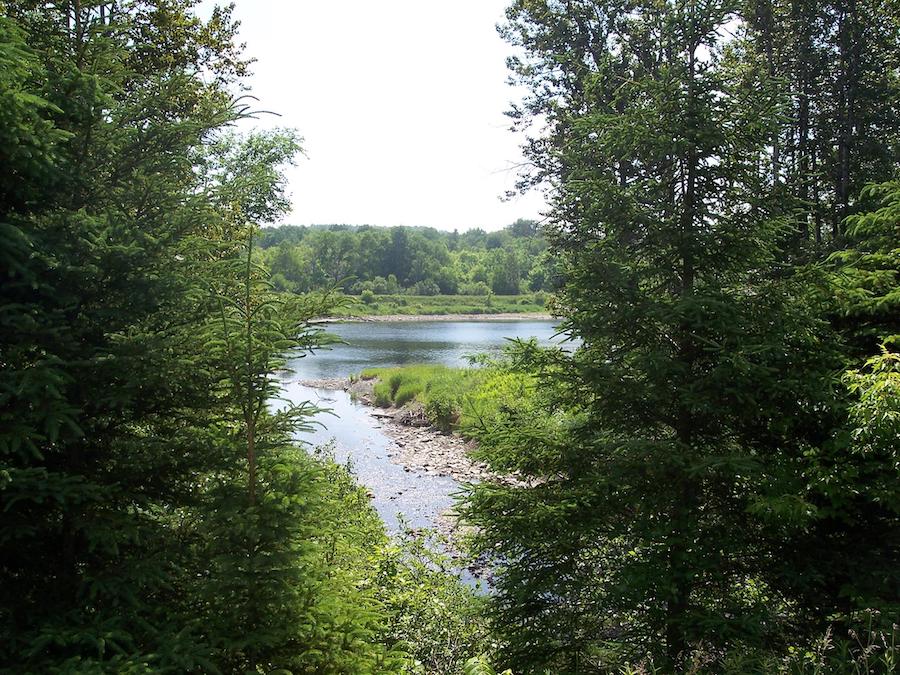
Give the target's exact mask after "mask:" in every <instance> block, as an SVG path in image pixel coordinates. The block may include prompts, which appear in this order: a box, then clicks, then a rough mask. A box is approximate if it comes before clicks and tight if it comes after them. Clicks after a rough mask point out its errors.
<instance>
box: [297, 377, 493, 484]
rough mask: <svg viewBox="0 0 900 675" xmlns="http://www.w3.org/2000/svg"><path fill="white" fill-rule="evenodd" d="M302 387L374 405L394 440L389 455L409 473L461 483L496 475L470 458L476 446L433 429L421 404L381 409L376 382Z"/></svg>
mask: <svg viewBox="0 0 900 675" xmlns="http://www.w3.org/2000/svg"><path fill="white" fill-rule="evenodd" d="M301 384H303V385H305V386H308V387H315V388H317V389H329V390H332V391H335V390H343V391H346V392H349V393H350V395H351V396H352V397H353V398H355V399H356V400H358V401H360V402H361V403H364V404H366V405H367V406H370V408H369V414H370V415H372V417H374V418H375V419H376V420H377V421H378V425H379V428H380V429H381V431H382V432H384V434H385V435H386V436H387V437H388V438H390V439H392V440H393V441H394V443H393V446H394V447H393V448H392V449H391V450H390V451H389V452H388V456H389V457H390V458H391V461H393V462H394V463H395V464H399V465H401V466H402V467H404V469H405V470H406V471H415V470H417V471H421V472H423V473H426V474H436V475H438V476H449V477H450V478H453V479H454V480H456V481H458V482H460V483H470V482H474V481H479V480H484V479H485V478H488V477H491V476H492V474H491V473H490V472H489V471H488V469H487V467H486V466H485V465H484V464H482V463H480V462H475V461H473V460H472V459H470V458H469V456H468V451H469V450H471V449H472V444H471V443H467V442H466V441H465V440H464V439H462V438H460V437H459V436H454V435H453V434H450V433H444V432H442V431H438V430H437V429H435V428H433V427H432V426H431V425H430V424H429V422H428V420H427V419H426V418H425V414H424V411H423V410H422V409H421V406H420V405H418V404H412V405H407V406H405V407H403V408H401V409H399V410H397V409H393V408H378V407H376V406H375V398H374V396H373V393H372V389H373V387H374V384H375V381H374V380H354V381H352V382H351V381H350V380H349V379H346V378H340V379H330V380H304V381H302V382H301Z"/></svg>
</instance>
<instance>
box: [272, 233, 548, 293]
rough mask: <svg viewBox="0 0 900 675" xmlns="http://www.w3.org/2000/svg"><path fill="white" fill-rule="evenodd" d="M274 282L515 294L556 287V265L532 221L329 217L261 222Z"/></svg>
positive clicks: (296, 286)
mask: <svg viewBox="0 0 900 675" xmlns="http://www.w3.org/2000/svg"><path fill="white" fill-rule="evenodd" d="M259 239H260V240H259V245H260V248H261V249H262V251H263V254H262V257H263V259H264V260H265V261H266V264H267V265H268V267H269V269H270V270H271V271H272V281H273V283H274V284H275V287H276V288H278V289H280V290H284V291H289V292H295V293H296V292H300V293H306V292H309V291H313V290H323V289H327V288H335V287H337V288H340V289H342V290H343V291H345V292H347V293H351V294H353V295H360V294H362V293H363V292H365V291H368V292H369V293H373V294H375V295H391V294H397V293H408V294H410V295H439V294H441V295H457V294H459V295H478V296H483V295H487V294H488V293H494V294H496V295H519V294H520V293H527V292H535V291H550V290H552V289H553V284H554V279H555V275H556V270H555V267H554V265H553V261H552V258H550V257H549V256H548V255H546V248H547V244H546V242H545V241H544V239H543V237H542V236H541V235H540V233H539V232H538V229H537V223H536V222H535V221H530V220H524V219H520V220H518V221H516V222H515V223H513V224H511V225H509V226H507V227H505V228H504V229H502V230H500V231H498V232H490V233H488V232H485V231H484V230H482V229H480V228H472V229H468V230H466V231H464V232H462V233H460V232H458V231H456V230H454V231H453V232H442V231H440V230H435V229H434V228H425V227H418V228H415V227H392V228H378V227H369V226H360V227H355V226H349V225H327V226H311V227H302V226H299V227H298V226H290V225H283V226H281V227H272V228H266V229H264V230H263V231H262V234H261V236H260V238H259Z"/></svg>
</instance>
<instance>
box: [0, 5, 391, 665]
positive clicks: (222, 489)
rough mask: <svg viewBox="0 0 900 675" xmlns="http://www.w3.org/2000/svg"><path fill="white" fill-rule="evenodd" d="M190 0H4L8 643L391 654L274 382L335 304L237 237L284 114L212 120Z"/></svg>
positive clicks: (325, 474)
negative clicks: (281, 288)
mask: <svg viewBox="0 0 900 675" xmlns="http://www.w3.org/2000/svg"><path fill="white" fill-rule="evenodd" d="M192 5H193V3H191V2H187V1H186V0H185V1H184V2H182V1H181V0H179V1H177V2H167V3H161V4H157V3H138V4H133V5H132V4H129V5H119V4H118V3H113V4H110V3H103V4H102V5H96V4H93V3H76V4H74V5H71V4H69V5H66V4H63V5H53V4H49V5H48V4H46V3H32V2H22V3H14V4H13V5H11V6H10V5H4V6H3V7H2V9H0V14H2V16H0V84H2V87H3V89H2V93H0V97H2V99H3V100H2V103H3V105H2V111H0V140H2V141H3V143H2V145H3V148H2V150H0V153H3V154H2V159H3V162H2V169H0V171H2V172H3V178H4V180H3V186H2V188H0V230H2V237H3V246H2V247H0V257H2V265H3V274H4V279H3V284H2V286H0V296H2V297H0V325H2V326H3V328H4V330H3V331H0V353H2V354H3V356H2V358H0V367H2V370H0V403H2V405H0V410H2V412H0V416H2V417H0V423H2V428H0V542H2V547H3V556H2V560H3V562H2V564H0V669H2V670H3V672H10V673H13V672H14V673H22V672H97V673H100V672H110V673H113V672H114V673H132V672H133V673H138V672H245V671H248V670H249V671H258V670H259V669H264V670H266V671H267V672H272V671H276V670H279V669H280V670H282V671H283V670H291V671H294V672H303V671H307V672H308V671H318V672H398V671H399V670H400V669H401V668H402V661H403V660H404V659H405V658H406V657H405V656H404V655H403V654H402V653H399V652H396V651H395V650H394V649H393V646H392V643H389V642H388V641H387V640H388V639H389V638H388V636H386V634H385V628H384V627H385V622H386V618H387V617H386V616H385V614H384V610H383V608H382V605H381V603H380V600H379V598H378V594H377V590H376V589H375V588H374V587H373V586H372V585H371V583H370V581H371V579H372V578H373V576H374V571H375V569H376V568H375V566H374V564H373V563H371V561H370V556H371V555H372V552H373V551H377V550H380V548H381V547H383V546H384V545H385V538H384V534H383V532H382V531H381V528H380V525H378V523H377V519H376V517H375V515H374V514H373V513H372V511H371V509H370V508H369V506H368V504H367V503H366V499H365V497H364V495H363V494H362V493H361V491H360V490H359V489H358V488H356V487H355V486H351V485H350V483H349V482H348V481H349V479H348V478H346V477H344V476H343V474H340V472H338V470H337V469H336V468H335V467H334V466H333V465H332V464H329V463H327V462H325V463H323V462H320V461H316V460H313V459H312V458H310V457H309V456H308V455H307V454H306V453H305V452H303V451H302V450H301V449H299V448H298V447H297V446H296V444H295V442H294V440H293V438H294V434H296V433H298V432H301V431H303V429H304V428H305V427H306V426H307V425H308V414H309V413H310V412H312V409H311V408H310V407H309V406H299V407H297V406H294V407H286V408H285V407H282V408H280V409H277V410H275V409H272V408H271V407H270V404H271V402H272V400H273V399H274V398H277V394H278V387H277V378H276V377H275V373H276V370H277V369H279V368H280V367H281V366H282V365H283V363H284V359H285V356H286V355H288V354H290V353H291V352H296V351H297V350H299V351H300V352H302V351H303V350H305V349H307V348H309V347H310V346H312V345H314V344H316V343H317V342H318V339H319V337H318V333H317V332H316V330H314V329H313V327H312V326H311V325H310V320H311V319H312V318H313V317H315V316H319V315H321V314H322V313H324V312H326V311H330V309H331V308H332V303H331V301H330V300H329V299H328V298H326V297H321V296H318V295H316V296H313V295H310V296H304V297H283V296H280V295H277V294H275V293H274V292H273V291H272V289H271V287H270V284H269V282H268V279H267V275H266V273H265V270H264V269H263V268H262V267H261V266H260V265H259V264H258V261H257V260H256V256H255V253H254V247H253V246H252V236H253V233H254V222H256V221H258V220H263V219H266V218H271V217H274V216H276V215H277V214H279V213H280V212H281V211H282V210H283V209H284V207H285V205H286V201H285V198H284V181H283V178H282V175H281V168H282V167H283V166H284V165H285V164H288V163H290V162H291V161H292V158H293V156H294V154H295V153H296V152H297V149H298V144H297V138H296V136H295V135H294V134H293V133H291V132H269V133H262V134H256V135H252V136H250V137H248V138H238V137H235V136H232V135H229V134H226V133H224V129H225V127H227V126H228V125H229V124H230V123H231V122H234V121H235V120H237V119H239V118H241V117H242V116H244V112H245V111H242V110H241V109H240V108H239V107H237V106H236V104H235V102H234V101H233V100H232V97H231V95H230V93H229V92H230V87H231V86H232V85H234V84H236V80H237V79H238V78H240V77H241V76H242V75H243V74H244V73H245V72H246V64H245V63H244V62H243V61H242V60H241V57H240V54H239V51H240V50H239V49H238V48H237V47H236V46H235V45H234V44H233V42H232V40H233V38H234V36H235V31H236V27H235V25H234V24H233V22H232V21H231V20H230V15H229V12H230V10H228V9H224V10H223V9H217V10H214V11H213V13H212V16H211V18H210V20H209V21H208V22H206V23H204V22H202V21H200V20H199V19H197V18H196V17H194V16H193V14H192V13H191V12H190V8H191V7H192Z"/></svg>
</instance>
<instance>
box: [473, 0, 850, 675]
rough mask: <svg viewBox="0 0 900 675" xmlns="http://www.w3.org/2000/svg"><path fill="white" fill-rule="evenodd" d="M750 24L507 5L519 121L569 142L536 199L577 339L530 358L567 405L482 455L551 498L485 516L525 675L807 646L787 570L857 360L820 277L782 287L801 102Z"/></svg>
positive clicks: (543, 173)
mask: <svg viewBox="0 0 900 675" xmlns="http://www.w3.org/2000/svg"><path fill="white" fill-rule="evenodd" d="M739 9H740V8H739V7H738V6H737V5H732V4H728V3H699V2H688V3H680V2H679V3H674V2H673V3H669V2H663V3H640V2H639V3H627V4H623V3H619V2H615V1H610V2H597V1H583V2H568V3H553V2H525V1H522V2H515V3H513V5H512V6H511V8H510V9H509V10H508V15H507V16H508V19H509V22H508V24H507V25H506V27H505V33H506V35H507V37H508V38H509V39H511V40H512V41H513V42H514V44H516V45H518V46H520V47H521V48H522V52H523V54H524V55H523V57H522V59H521V60H515V59H514V60H513V61H512V65H513V69H514V73H516V74H517V75H518V76H519V78H520V80H521V81H522V82H523V83H524V84H525V85H527V86H528V87H529V88H530V92H531V93H530V95H529V96H528V97H527V98H526V99H525V101H524V104H523V105H522V106H521V107H520V108H519V109H517V110H516V111H515V112H514V116H515V118H516V119H517V122H518V123H519V124H521V125H522V126H527V124H528V122H529V121H530V120H531V119H532V118H533V117H534V116H540V117H541V119H543V120H545V121H546V123H547V127H546V129H544V130H542V133H541V134H540V135H538V136H536V138H535V139H534V140H533V141H532V142H531V143H530V144H529V145H528V146H527V148H526V151H527V152H528V155H529V159H530V160H531V162H532V163H533V164H534V166H535V167H536V173H535V174H533V175H531V176H530V177H526V179H525V183H526V184H527V183H528V182H529V181H541V180H548V181H550V182H551V184H552V185H553V188H554V192H553V194H554V205H553V206H554V209H553V214H552V218H553V219H552V222H551V224H550V226H549V228H548V232H547V236H548V237H549V240H550V245H551V251H552V252H553V253H555V254H556V255H557V256H559V257H560V258H561V264H562V266H563V268H564V275H565V278H566V283H565V285H564V286H563V288H562V290H561V292H560V293H559V297H558V299H557V309H558V310H559V311H560V312H561V313H562V314H563V315H564V316H565V317H566V319H565V321H564V324H563V325H564V327H565V328H566V329H567V330H569V331H571V333H572V334H573V335H574V336H575V337H577V338H580V339H581V345H580V346H579V347H578V348H577V349H576V350H575V351H574V352H573V353H572V354H571V355H568V354H567V353H565V352H560V351H550V352H535V351H534V350H532V349H526V350H525V351H524V352H523V354H522V355H521V358H522V361H523V363H530V364H531V367H532V368H536V369H538V371H539V372H541V373H542V375H543V378H542V384H541V392H542V395H544V396H546V405H545V406H544V407H543V408H542V409H540V410H538V411H534V410H530V409H522V410H516V409H512V410H510V411H508V415H507V418H506V420H505V422H503V423H501V424H500V425H499V426H498V428H496V429H493V430H485V431H484V433H483V435H482V439H481V440H482V449H481V454H482V456H483V457H485V458H486V459H487V460H488V461H490V462H492V463H493V464H494V465H495V466H498V467H500V468H503V469H506V470H510V469H514V470H517V471H519V472H520V473H521V474H522V475H523V476H524V477H525V478H528V479H530V480H529V481H528V483H529V484H528V485H527V486H519V487H510V486H507V485H497V484H487V485H482V486H477V487H475V488H473V489H472V492H471V495H470V497H471V498H470V503H469V504H468V505H467V507H466V508H467V513H468V516H469V518H470V519H471V520H472V521H473V522H474V523H475V524H476V525H478V526H479V528H480V541H481V545H482V547H483V549H484V550H487V551H493V552H494V553H496V554H499V558H500V560H501V561H503V564H504V567H503V573H502V575H501V576H500V578H499V580H498V594H497V598H496V604H495V609H496V611H495V617H496V619H497V621H498V622H499V624H500V626H501V627H502V629H503V632H504V634H505V636H506V637H507V638H508V640H509V647H508V656H509V657H510V659H511V663H512V665H513V668H514V670H515V669H520V670H523V671H525V672H540V670H541V669H542V668H550V669H552V670H553V671H554V672H605V671H606V670H610V669H615V668H616V667H617V665H620V664H621V663H622V662H623V661H624V660H626V659H640V658H642V657H645V656H648V655H649V656H650V657H653V658H655V659H656V660H657V661H658V662H660V663H664V664H665V666H664V667H665V668H666V669H680V668H681V667H683V666H684V665H685V663H686V660H687V659H688V656H689V654H691V653H693V652H695V651H698V650H700V651H704V652H705V653H706V654H708V655H711V656H710V658H724V657H722V654H729V653H730V654H731V655H735V654H739V653H740V652H742V651H744V652H747V653H748V654H749V653H752V651H753V649H754V648H758V647H761V646H762V645H770V646H771V645H775V644H777V643H778V641H780V640H790V639H792V630H793V629H794V628H795V625H794V624H792V623H791V619H790V618H789V617H790V612H789V611H788V610H787V608H788V607H790V606H791V603H792V601H793V600H794V597H796V596H792V595H790V594H789V593H788V592H787V591H786V590H785V588H784V586H783V585H782V579H783V576H784V575H785V574H788V573H789V570H785V569H784V568H783V567H782V566H781V565H780V563H779V562H778V561H779V558H780V556H782V555H783V554H784V552H785V550H786V546H789V545H790V539H791V537H792V536H793V535H796V534H798V533H800V532H802V531H803V528H804V527H805V525H806V523H808V520H807V514H808V512H809V510H810V509H812V508H813V507H812V506H811V505H810V504H809V503H808V502H807V501H806V500H805V497H807V496H808V495H806V493H805V487H806V481H805V477H804V475H803V468H802V461H801V458H803V457H804V454H805V453H806V452H808V451H809V450H810V449H811V448H815V447H817V446H818V444H819V443H821V442H822V441H823V440H824V438H825V437H826V436H827V434H828V431H827V430H828V429H831V428H833V427H834V425H835V424H836V423H837V417H838V412H837V410H836V408H835V406H834V398H833V396H832V395H831V393H830V389H831V384H832V383H831V379H830V378H831V373H832V372H833V370H834V369H835V368H837V367H839V364H840V354H839V353H838V351H837V347H838V346H839V340H837V339H836V338H835V336H834V335H833V334H832V333H831V332H830V330H829V327H828V325H827V323H826V322H824V321H823V320H821V318H819V317H820V316H821V314H822V303H818V304H816V303H815V302H814V301H813V300H814V296H813V295H812V294H811V293H809V284H811V283H814V282H815V279H814V275H810V278H806V277H803V278H801V277H800V276H799V275H798V276H790V275H787V276H776V275H773V274H772V265H773V262H774V261H776V260H779V259H781V257H782V255H783V251H784V249H785V248H786V247H787V246H788V245H789V243H790V241H791V237H792V236H793V224H792V222H791V220H790V219H789V218H785V217H784V215H783V211H782V208H781V204H780V202H779V199H778V190H777V189H776V186H774V185H773V182H772V181H771V179H770V176H771V175H772V174H771V172H772V164H774V161H775V159H774V158H773V156H772V153H771V145H770V143H771V138H772V135H773V133H775V132H776V131H777V129H778V123H779V117H778V111H779V109H780V108H781V105H782V104H783V98H782V97H781V96H780V92H779V83H778V81H777V80H775V79H773V78H772V77H771V73H770V71H769V69H768V68H767V64H766V60H765V54H764V53H763V52H761V51H760V50H758V49H757V45H756V43H755V42H754V40H753V39H751V38H752V35H751V34H748V32H747V26H746V25H745V24H744V23H741V22H740V21H739V20H738V11H739ZM815 283H820V284H821V285H822V286H824V281H821V282H815ZM808 571H811V570H810V569H809V568H806V569H805V570H804V572H808ZM794 580H795V581H796V580H797V578H796V577H795V578H794ZM794 591H796V589H794ZM832 600H833V599H832ZM835 607H836V605H835V604H834V603H833V602H832V604H831V605H830V606H829V607H820V608H819V609H820V611H821V612H822V614H821V615H820V617H824V616H826V615H827V614H828V613H829V611H831V610H832V609H834V608H835ZM821 625H822V624H817V625H816V626H815V627H816V628H819V627H820V626H821ZM809 629H810V624H809V623H806V624H804V626H803V628H802V629H801V632H802V631H803V630H809ZM729 650H730V652H729ZM716 655H718V656H716ZM720 665H721V663H720Z"/></svg>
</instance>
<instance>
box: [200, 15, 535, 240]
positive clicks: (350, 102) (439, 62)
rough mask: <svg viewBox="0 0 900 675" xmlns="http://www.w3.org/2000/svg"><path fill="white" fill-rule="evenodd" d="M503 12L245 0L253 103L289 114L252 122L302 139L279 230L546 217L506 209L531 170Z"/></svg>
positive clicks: (514, 203) (459, 224)
mask: <svg viewBox="0 0 900 675" xmlns="http://www.w3.org/2000/svg"><path fill="white" fill-rule="evenodd" d="M213 4H214V3H213V2H205V3H204V4H203V5H201V8H200V10H199V11H200V14H201V15H203V14H204V13H206V14H208V12H209V9H210V8H211V7H212V5H213ZM506 4H507V0H456V1H455V2H447V1H446V0H445V1H443V2H438V0H381V1H380V2H374V1H372V0H237V1H236V7H235V18H236V19H238V20H240V21H241V29H240V39H241V41H243V42H246V43H247V52H246V53H247V55H248V56H252V57H254V58H255V59H256V60H257V62H256V63H255V64H254V66H253V76H252V77H251V79H250V82H249V83H250V85H251V90H252V93H253V95H255V96H257V97H258V98H259V102H258V103H257V104H256V105H257V106H258V107H259V108H260V109H262V110H271V111H274V112H277V113H279V114H280V117H277V118H276V117H272V116H263V117H262V118H261V119H260V120H259V121H258V122H256V125H257V126H262V127H272V126H284V127H292V128H295V129H297V130H298V131H299V133H300V134H301V135H302V136H303V138H304V143H303V145H304V150H305V152H306V157H305V158H301V159H300V160H299V162H298V166H296V167H293V168H290V169H288V171H287V176H288V181H289V187H290V193H291V197H292V202H293V206H294V208H293V212H292V213H291V214H289V215H288V216H286V217H285V218H284V219H283V221H282V222H285V223H292V224H297V225H308V224H314V223H347V224H354V225H362V224H370V225H385V226H390V225H425V226H431V227H437V228H440V229H449V230H452V229H459V230H461V231H462V230H465V229H469V228H472V227H481V228H484V229H486V230H496V229H499V228H501V227H503V226H505V225H508V224H509V223H512V222H514V221H515V220H516V219H517V218H535V219H539V218H540V217H541V213H542V212H543V211H544V210H545V205H544V200H543V197H542V195H541V194H540V193H538V192H531V193H529V194H527V195H525V196H521V197H515V198H513V199H512V200H510V201H503V200H501V197H502V196H503V195H504V194H505V193H506V192H507V191H508V190H511V189H513V188H514V185H515V181H516V176H517V169H516V167H517V165H519V164H520V163H521V162H522V161H523V160H522V155H521V153H520V150H519V146H520V143H521V141H522V138H521V137H520V136H518V135H516V134H514V133H513V132H511V131H510V130H509V120H508V119H507V118H506V117H505V115H504V114H503V113H504V112H505V111H506V110H507V109H508V108H509V104H510V102H512V101H514V100H517V99H518V98H519V97H520V96H521V91H517V90H516V89H514V88H513V87H511V86H510V85H508V84H507V82H506V80H507V70H506V57H507V56H508V55H509V54H510V53H511V50H512V48H511V47H510V46H509V45H507V44H506V43H505V42H504V41H503V40H502V39H501V38H500V36H499V35H498V34H497V31H496V28H495V26H496V24H497V23H498V22H500V21H502V19H503V12H504V9H505V6H506Z"/></svg>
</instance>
